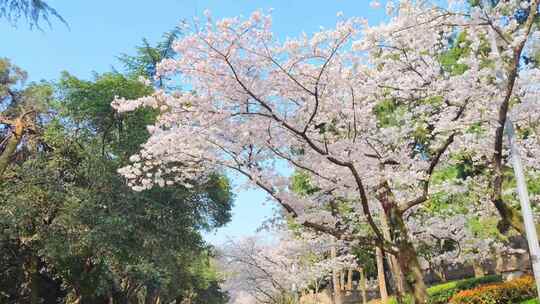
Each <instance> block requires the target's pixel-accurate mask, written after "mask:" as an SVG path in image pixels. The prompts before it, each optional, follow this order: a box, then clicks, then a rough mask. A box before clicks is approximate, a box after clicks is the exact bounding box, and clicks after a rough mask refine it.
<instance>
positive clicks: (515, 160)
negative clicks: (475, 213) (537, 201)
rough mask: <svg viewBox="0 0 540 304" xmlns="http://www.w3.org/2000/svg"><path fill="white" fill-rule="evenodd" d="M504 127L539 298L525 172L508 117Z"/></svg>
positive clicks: (538, 251)
mask: <svg viewBox="0 0 540 304" xmlns="http://www.w3.org/2000/svg"><path fill="white" fill-rule="evenodd" d="M505 128H506V133H507V135H508V141H509V142H510V156H511V160H512V167H514V175H515V177H516V182H517V191H518V196H519V202H520V204H521V213H522V215H523V223H524V225H525V235H526V236H527V243H528V244H529V252H530V257H531V264H532V268H533V273H534V279H535V281H536V291H537V293H538V297H539V299H540V245H539V244H538V235H537V233H536V225H535V224H534V218H533V212H532V209H531V203H530V201H529V193H528V191H527V182H526V180H525V174H524V173H523V166H522V165H521V158H520V156H519V150H518V147H517V143H516V137H515V132H514V125H513V124H512V121H511V120H510V119H507V120H506V125H505Z"/></svg>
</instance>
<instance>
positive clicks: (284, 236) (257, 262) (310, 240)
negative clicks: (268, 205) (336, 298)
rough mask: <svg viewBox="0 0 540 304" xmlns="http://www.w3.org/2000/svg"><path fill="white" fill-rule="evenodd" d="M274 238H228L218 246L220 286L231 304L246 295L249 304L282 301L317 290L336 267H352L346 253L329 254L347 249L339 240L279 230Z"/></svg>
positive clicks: (351, 260) (351, 262)
mask: <svg viewBox="0 0 540 304" xmlns="http://www.w3.org/2000/svg"><path fill="white" fill-rule="evenodd" d="M276 237H277V240H275V241H266V242H265V241H264V240H265V239H266V238H264V237H261V236H252V237H246V238H243V239H240V240H230V241H229V242H228V243H227V244H226V245H225V246H224V247H223V248H221V250H220V265H221V268H222V272H223V273H224V274H225V277H226V281H225V284H224V289H225V290H227V291H228V292H229V293H230V295H231V296H232V302H233V303H237V302H238V303H242V301H245V299H247V298H251V299H252V300H251V301H252V302H251V303H253V302H256V303H275V304H282V303H286V301H287V300H292V299H293V298H294V294H295V293H296V294H297V293H298V292H300V291H302V290H307V289H309V288H312V287H315V289H316V292H317V291H318V290H317V289H318V286H320V285H321V283H323V282H324V281H327V280H328V278H329V276H330V274H331V273H332V272H333V271H335V270H336V269H337V270H342V269H345V268H355V267H356V264H355V261H354V260H355V258H354V256H352V255H350V254H346V253H345V254H340V255H339V256H337V257H333V256H331V255H330V254H329V253H330V251H331V249H332V247H333V248H336V247H337V248H339V249H341V250H339V251H340V252H346V251H347V250H348V248H347V246H345V244H344V243H343V242H337V243H336V241H335V240H333V238H332V237H330V236H322V237H321V236H318V235H315V234H313V233H300V234H298V233H297V234H292V233H291V232H289V231H279V232H277V234H276Z"/></svg>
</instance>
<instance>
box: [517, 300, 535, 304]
mask: <svg viewBox="0 0 540 304" xmlns="http://www.w3.org/2000/svg"><path fill="white" fill-rule="evenodd" d="M539 303H540V302H538V300H537V299H530V300H527V301H525V302H521V304H539Z"/></svg>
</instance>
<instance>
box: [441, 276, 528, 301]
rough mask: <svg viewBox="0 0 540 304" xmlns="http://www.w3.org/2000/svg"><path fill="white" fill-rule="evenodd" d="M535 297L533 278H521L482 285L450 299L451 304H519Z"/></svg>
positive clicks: (461, 292)
mask: <svg viewBox="0 0 540 304" xmlns="http://www.w3.org/2000/svg"><path fill="white" fill-rule="evenodd" d="M535 295H536V285H535V283H534V278H533V277H531V276H523V277H521V278H517V279H514V280H512V281H508V282H503V283H494V284H487V285H482V286H479V287H476V288H473V289H469V290H463V291H460V292H459V293H457V294H456V295H455V296H453V297H452V298H451V299H450V303H451V304H507V303H520V302H522V301H525V300H527V299H531V298H533V297H534V296H535Z"/></svg>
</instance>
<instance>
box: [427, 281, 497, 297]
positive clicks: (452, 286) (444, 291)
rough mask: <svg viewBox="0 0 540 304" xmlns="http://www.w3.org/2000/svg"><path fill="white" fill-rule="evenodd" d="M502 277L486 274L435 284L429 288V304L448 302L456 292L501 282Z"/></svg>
mask: <svg viewBox="0 0 540 304" xmlns="http://www.w3.org/2000/svg"><path fill="white" fill-rule="evenodd" d="M501 281H502V277H501V276H499V275H491V276H485V277H481V278H471V279H465V280H460V281H454V282H448V283H444V284H439V285H435V286H433V287H430V288H429V289H428V294H429V299H428V303H429V304H446V303H448V301H449V300H450V298H452V297H453V296H454V295H455V294H457V293H458V292H460V291H462V290H467V289H471V288H475V287H477V286H479V285H482V284H488V283H495V282H501Z"/></svg>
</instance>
